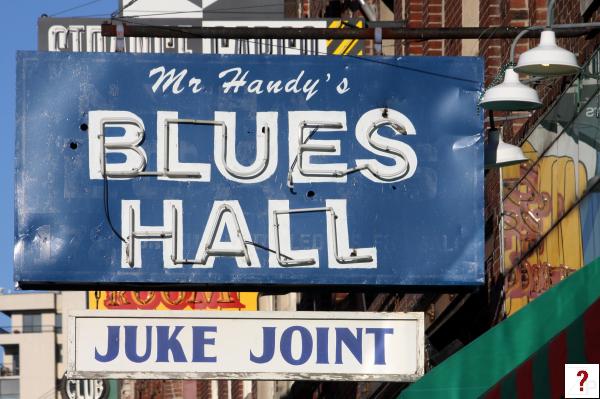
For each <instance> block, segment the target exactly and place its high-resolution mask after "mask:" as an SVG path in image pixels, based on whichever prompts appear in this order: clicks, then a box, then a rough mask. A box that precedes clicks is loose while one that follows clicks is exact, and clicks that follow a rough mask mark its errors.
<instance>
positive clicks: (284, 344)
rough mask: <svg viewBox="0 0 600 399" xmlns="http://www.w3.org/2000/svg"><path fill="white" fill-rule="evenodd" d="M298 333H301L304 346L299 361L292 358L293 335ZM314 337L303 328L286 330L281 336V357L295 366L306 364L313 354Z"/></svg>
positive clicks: (293, 327) (302, 345) (295, 327)
mask: <svg viewBox="0 0 600 399" xmlns="http://www.w3.org/2000/svg"><path fill="white" fill-rule="evenodd" d="M296 331H298V332H299V333H300V339H301V341H302V344H301V345H300V347H301V349H302V351H301V352H300V357H298V359H294V357H293V356H292V335H293V334H294V333H295V332H296ZM312 347H313V342H312V337H311V335H310V332H309V331H308V330H307V329H306V328H304V327H301V326H292V327H288V328H286V329H285V331H284V332H283V334H281V346H280V350H281V356H283V359H284V360H285V361H286V362H288V363H289V364H291V365H293V366H299V365H301V364H304V363H306V361H307V360H308V358H309V357H310V354H311V353H312Z"/></svg>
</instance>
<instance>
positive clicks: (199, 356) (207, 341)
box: [192, 326, 217, 363]
mask: <svg viewBox="0 0 600 399" xmlns="http://www.w3.org/2000/svg"><path fill="white" fill-rule="evenodd" d="M207 332H214V333H216V332H217V327H205V326H202V327H200V326H194V327H192V336H193V340H194V353H193V355H192V362H206V363H216V361H217V358H216V357H215V356H213V357H207V356H206V354H205V352H204V347H205V346H206V345H214V344H215V339H214V338H207V337H206V335H205V333H207Z"/></svg>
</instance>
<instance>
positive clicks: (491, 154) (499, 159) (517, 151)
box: [484, 129, 528, 169]
mask: <svg viewBox="0 0 600 399" xmlns="http://www.w3.org/2000/svg"><path fill="white" fill-rule="evenodd" d="M527 160H528V158H527V157H526V156H525V155H524V154H523V150H521V148H520V147H517V146H516V145H512V144H508V143H505V142H504V141H502V137H501V136H500V131H499V130H497V129H492V130H490V131H489V132H488V142H487V144H486V146H485V149H484V164H485V168H486V169H490V168H501V167H503V166H510V165H515V164H519V163H521V162H525V161H527Z"/></svg>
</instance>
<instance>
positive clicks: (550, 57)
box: [515, 29, 579, 76]
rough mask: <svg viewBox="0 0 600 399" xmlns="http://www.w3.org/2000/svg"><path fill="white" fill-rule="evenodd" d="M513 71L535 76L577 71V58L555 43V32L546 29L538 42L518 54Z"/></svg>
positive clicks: (568, 73) (566, 73)
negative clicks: (517, 60) (536, 44)
mask: <svg viewBox="0 0 600 399" xmlns="http://www.w3.org/2000/svg"><path fill="white" fill-rule="evenodd" d="M515 71H517V72H519V73H526V74H528V75H535V76H561V75H571V74H574V73H577V72H579V65H578V64H577V58H576V57H575V54H573V53H572V52H570V51H568V50H565V49H564V48H562V47H559V46H557V45H556V34H555V33H554V31H553V30H550V29H546V30H544V31H543V32H542V34H541V36H540V44H539V45H538V46H536V47H534V48H532V49H530V50H527V51H526V52H524V53H523V54H521V55H520V56H519V62H518V63H517V66H515Z"/></svg>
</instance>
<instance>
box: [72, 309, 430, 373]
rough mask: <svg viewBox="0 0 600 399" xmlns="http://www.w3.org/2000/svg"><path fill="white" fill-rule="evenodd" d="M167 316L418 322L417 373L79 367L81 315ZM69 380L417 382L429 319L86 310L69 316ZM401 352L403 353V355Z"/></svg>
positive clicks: (413, 314)
mask: <svg viewBox="0 0 600 399" xmlns="http://www.w3.org/2000/svg"><path fill="white" fill-rule="evenodd" d="M146 317H147V318H152V319H156V318H165V319H187V318H196V319H197V318H206V319H220V318H222V319H231V318H239V319H262V320H267V319H290V320H294V319H310V320H409V321H412V320H414V321H416V322H417V371H416V372H415V373H414V374H385V375H384V374H358V373H357V374H348V373H281V372H275V373H267V372H247V373H246V372H244V373H238V372H214V373H205V372H86V371H77V370H76V364H75V363H76V354H77V352H76V350H77V348H76V341H75V336H76V320H77V319H78V318H111V319H113V318H137V319H143V318H146ZM68 318H69V321H68V363H67V372H66V376H67V378H68V379H172V380H185V379H210V380H213V379H214V380H311V381H380V382H413V381H416V380H418V379H419V378H421V377H422V376H423V374H424V365H425V321H424V314H423V313H420V312H302V311H298V312H266V311H251V312H229V311H154V310H152V311H150V310H84V311H74V312H70V313H69V315H68ZM399 355H400V354H399Z"/></svg>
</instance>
